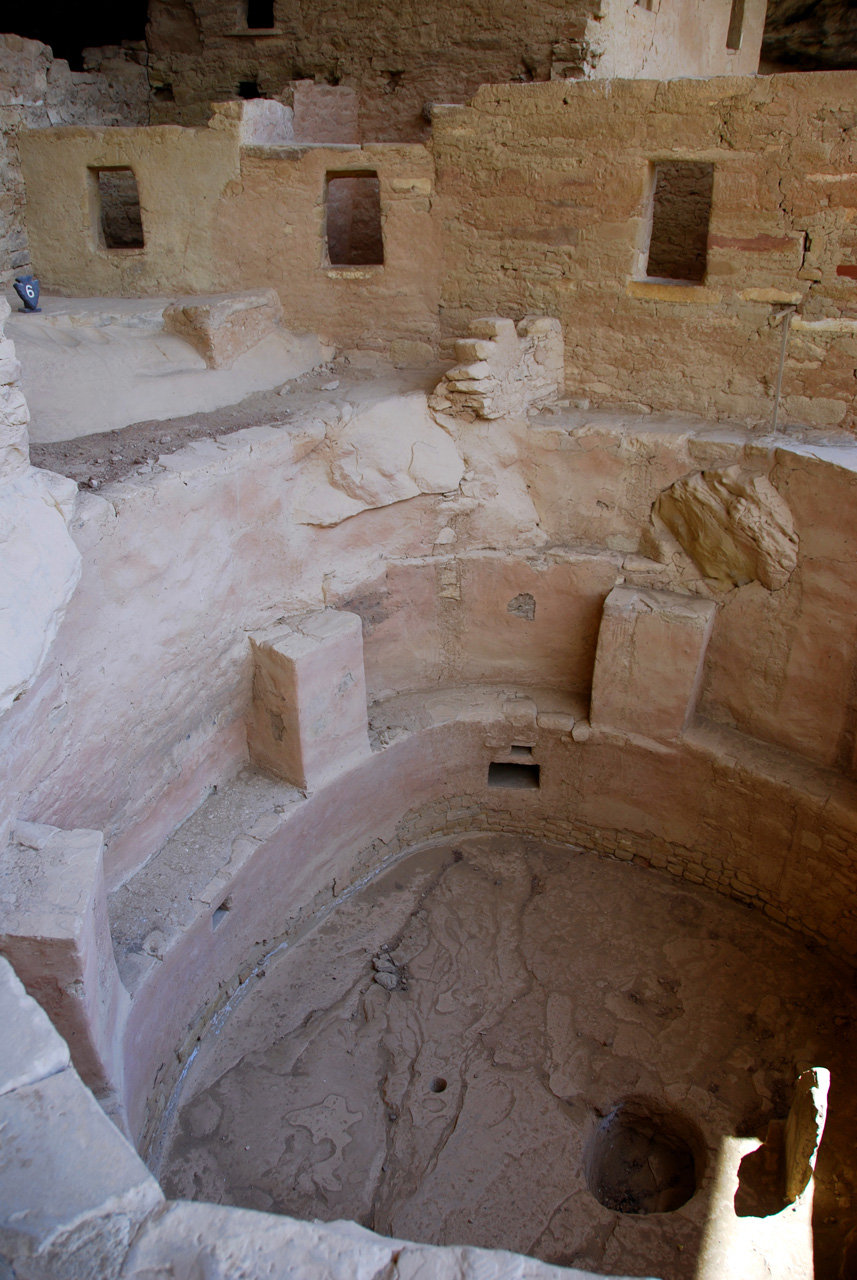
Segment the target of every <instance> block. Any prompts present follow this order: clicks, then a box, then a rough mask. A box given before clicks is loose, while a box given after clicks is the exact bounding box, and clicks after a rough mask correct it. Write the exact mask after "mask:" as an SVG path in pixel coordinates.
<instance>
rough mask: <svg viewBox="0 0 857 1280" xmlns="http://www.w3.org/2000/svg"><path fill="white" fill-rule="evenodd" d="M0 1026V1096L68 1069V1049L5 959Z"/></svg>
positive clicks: (1, 963)
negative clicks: (0, 1033)
mask: <svg viewBox="0 0 857 1280" xmlns="http://www.w3.org/2000/svg"><path fill="white" fill-rule="evenodd" d="M0 1024H2V1026H3V1056H2V1062H0V1095H2V1094H4V1093H10V1092H11V1091H12V1090H14V1089H20V1088H22V1087H23V1086H25V1085H30V1084H35V1083H36V1082H37V1081H39V1080H44V1079H46V1078H47V1077H48V1076H53V1075H56V1073H57V1072H58V1071H64V1070H65V1069H66V1067H67V1066H68V1065H69V1061H70V1058H69V1052H68V1045H67V1044H65V1042H64V1041H63V1040H61V1039H60V1037H59V1035H58V1034H57V1032H56V1030H55V1029H54V1026H53V1024H52V1023H51V1021H50V1020H49V1018H48V1016H47V1014H46V1013H45V1011H44V1009H42V1008H41V1007H40V1006H39V1005H37V1004H36V1002H35V1000H33V999H31V998H30V996H28V995H27V992H26V990H25V988H24V985H23V983H22V982H21V980H20V978H19V977H18V976H17V974H16V973H15V971H14V969H13V968H12V966H11V965H10V964H9V962H8V960H6V959H0Z"/></svg>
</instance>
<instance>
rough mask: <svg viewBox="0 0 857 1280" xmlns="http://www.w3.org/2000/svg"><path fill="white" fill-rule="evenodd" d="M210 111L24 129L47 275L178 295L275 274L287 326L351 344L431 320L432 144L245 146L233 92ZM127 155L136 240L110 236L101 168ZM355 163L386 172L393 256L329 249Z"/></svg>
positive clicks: (34, 221)
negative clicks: (335, 185)
mask: <svg viewBox="0 0 857 1280" xmlns="http://www.w3.org/2000/svg"><path fill="white" fill-rule="evenodd" d="M212 124H213V127H212V128H207V129H179V128H175V127H170V126H154V127H150V128H146V129H63V130H53V131H51V132H50V133H40V132H33V133H30V134H28V135H26V137H24V138H22V159H23V164H24V170H25V173H26V181H27V191H28V197H29V222H28V225H29V229H30V236H31V242H32V251H33V259H34V262H35V263H36V265H37V270H38V272H39V274H40V276H41V280H42V286H43V288H46V289H47V288H53V289H57V290H59V291H61V292H65V293H69V294H72V295H74V294H83V295H88V296H92V295H94V296H117V295H118V296H121V297H129V296H130V297H135V296H140V295H148V296H166V297H174V296H176V295H178V294H192V293H210V292H215V293H217V292H225V291H230V290H239V289H247V288H248V287H253V286H256V285H259V286H265V287H274V288H276V289H277V291H278V292H279V294H280V297H281V299H282V301H283V307H284V322H285V324H286V325H287V327H288V328H290V329H293V330H297V331H306V330H310V331H311V332H316V333H322V334H324V335H325V336H326V337H328V338H329V339H331V340H332V341H334V342H338V343H341V344H343V345H364V346H372V347H379V348H380V349H387V348H389V344H390V342H391V341H393V340H394V339H396V338H400V337H405V338H414V339H424V340H429V341H430V340H431V339H432V338H433V337H434V336H435V333H436V327H437V310H438V299H439V291H440V250H439V234H438V232H439V227H438V223H437V221H436V219H435V218H433V216H432V211H431V197H432V193H433V188H434V167H433V164H432V161H431V157H430V155H429V153H428V152H427V150H426V148H425V147H423V146H422V145H420V144H418V143H415V144H401V145H396V144H389V143H387V144H385V143H381V144H376V145H375V146H364V147H356V146H330V147H324V146H317V147H301V146H243V145H242V139H241V104H238V103H233V104H229V103H228V104H225V105H224V106H223V107H220V108H218V110H217V112H216V114H215V117H214V120H213V122H212ZM117 168H119V169H121V168H125V169H130V170H131V171H132V172H133V174H134V178H135V179H136V185H137V189H138V192H139V200H140V211H141V217H142V231H143V238H144V244H143V246H142V247H139V248H134V247H132V248H127V247H118V248H109V247H107V245H106V244H105V242H104V235H103V232H102V229H101V225H100V215H99V200H100V196H99V189H98V174H99V171H101V170H111V169H117ZM349 174H351V175H357V176H364V177H365V176H370V177H371V176H372V175H374V176H375V177H376V178H377V182H378V199H379V202H380V224H381V238H382V242H383V262H368V263H354V264H348V263H338V264H337V263H335V262H331V255H330V253H329V246H328V236H327V221H328V217H327V215H328V201H327V189H328V181H329V178H330V177H333V176H343V175H345V176H347V175H349ZM251 282H252V284H251Z"/></svg>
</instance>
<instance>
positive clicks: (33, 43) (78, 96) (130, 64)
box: [0, 35, 149, 286]
mask: <svg viewBox="0 0 857 1280" xmlns="http://www.w3.org/2000/svg"><path fill="white" fill-rule="evenodd" d="M95 52H96V51H94V50H93V51H91V53H92V54H93V55H94V54H95ZM99 52H101V53H102V54H104V53H109V54H111V55H112V56H110V57H103V58H101V59H95V60H94V61H93V60H91V63H92V65H93V69H92V70H89V71H83V72H76V71H71V70H70V69H69V65H68V63H67V62H65V61H63V59H62V58H55V57H54V56H53V54H52V53H51V50H50V49H49V48H48V47H47V45H44V44H41V43H40V42H39V41H38V40H26V39H24V37H23V36H16V35H0V284H2V285H4V286H5V285H7V284H9V283H10V281H11V280H13V279H14V277H15V276H16V275H20V274H23V273H27V272H29V271H31V270H32V271H34V274H38V271H39V265H38V263H32V262H31V261H30V251H29V245H28V243H27V231H26V226H25V207H26V192H25V188H24V179H23V177H22V175H21V162H20V157H19V153H18V132H19V130H20V129H47V128H50V127H52V126H54V125H72V124H107V125H132V124H146V123H147V122H148V118H149V111H148V98H149V82H148V77H147V75H146V68H145V66H143V65H141V63H140V62H139V61H137V60H136V57H138V56H142V57H143V58H144V57H145V55H139V54H137V55H136V56H135V55H134V53H133V51H132V52H131V53H130V54H129V53H127V52H126V51H125V50H122V49H115V50H113V49H110V50H104V51H99ZM96 66H97V67H98V69H94V68H95V67H96Z"/></svg>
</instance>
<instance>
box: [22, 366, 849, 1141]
mask: <svg viewBox="0 0 857 1280" xmlns="http://www.w3.org/2000/svg"><path fill="white" fill-rule="evenodd" d="M327 377H329V374H320V375H319V376H318V381H319V387H318V390H317V391H315V392H314V393H313V394H312V395H309V394H307V395H306V396H305V397H304V399H303V400H302V401H300V402H298V401H296V407H295V408H294V409H293V411H292V413H291V414H290V415H289V417H288V419H287V420H285V419H284V421H283V423H282V424H281V425H280V426H268V427H256V428H252V429H250V430H246V431H236V432H234V433H232V434H231V435H228V436H223V437H221V438H220V439H219V440H204V441H197V442H195V443H194V444H192V445H190V446H188V447H186V448H184V449H182V450H180V451H178V452H176V453H174V454H170V455H165V456H164V457H163V458H162V459H161V461H160V462H159V463H158V465H157V467H152V468H147V469H145V474H143V473H136V472H135V473H133V474H131V475H129V476H128V477H126V478H125V479H123V480H119V481H116V482H113V483H110V484H108V485H105V487H104V488H103V489H101V490H99V491H98V492H97V493H96V492H92V491H89V492H82V493H81V494H80V495H79V496H78V499H77V504H76V507H75V510H74V515H73V519H72V521H71V525H70V527H71V532H72V535H73V537H74V540H75V543H76V544H77V547H78V549H79V552H80V555H81V560H82V575H81V580H80V584H79V586H78V588H77V590H76V591H75V593H74V594H73V595H72V597H71V600H70V603H69V604H68V607H67V609H66V612H65V616H64V618H63V620H62V623H61V625H60V626H59V630H58V633H57V636H56V639H55V641H54V643H53V647H52V648H51V650H50V659H49V661H48V662H47V664H46V665H45V667H44V669H43V670H42V673H41V675H40V676H39V677H38V679H37V680H36V681H35V683H33V685H32V687H31V688H30V689H29V690H28V691H27V692H26V693H25V694H24V696H22V697H21V698H19V700H18V701H17V702H15V703H14V705H13V706H12V707H11V708H10V710H9V711H8V712H7V713H6V715H5V716H4V717H3V720H2V721H0V735H2V745H3V749H4V753H5V755H6V757H7V758H8V759H9V760H10V761H11V762H12V768H11V770H10V777H9V781H8V785H7V786H6V788H5V791H4V797H3V803H4V805H5V806H6V807H5V808H4V810H3V820H4V822H5V823H6V824H7V825H8V826H9V827H11V826H12V825H13V822H14V821H16V820H17V822H18V823H20V822H21V820H26V822H27V823H30V824H36V825H37V826H40V827H45V826H47V827H51V828H54V829H57V830H58V831H59V832H60V833H62V832H65V833H68V832H75V831H80V830H81V829H83V830H86V831H89V832H96V833H103V835H104V849H103V857H102V851H101V847H100V844H98V845H97V847H95V846H93V848H94V852H93V853H92V862H91V866H92V868H94V869H93V870H92V873H91V880H92V884H96V882H98V883H101V882H100V881H98V878H99V877H101V876H102V875H103V877H104V881H103V885H102V887H101V889H98V891H97V892H96V891H95V890H93V891H92V893H91V894H90V896H89V897H87V898H86V901H87V902H89V901H90V899H91V900H92V901H93V902H95V901H97V900H98V893H100V894H101V898H100V902H101V906H100V907H99V908H98V911H100V912H101V914H100V915H98V912H95V915H94V916H93V926H92V931H91V935H87V936H88V937H90V942H88V943H87V946H89V947H90V952H91V954H88V956H87V957H84V958H83V959H82V960H81V961H80V965H79V968H80V970H81V972H80V974H72V973H66V972H64V971H63V972H62V973H58V974H57V981H56V982H55V983H51V982H43V984H42V985H43V987H44V989H45V992H46V995H45V999H46V1001H47V1002H48V1003H50V1002H51V1001H53V1005H52V1007H51V1012H52V1015H53V1016H54V1017H55V1018H56V1020H57V1023H58V1025H60V1026H64V1027H66V1028H70V1027H74V1028H79V1027H82V1028H83V1029H82V1030H81V1031H80V1032H79V1034H78V1032H77V1031H75V1035H77V1038H78V1043H81V1041H82V1039H85V1038H86V1036H89V1040H90V1042H91V1044H92V1047H93V1053H92V1055H90V1059H88V1060H87V1061H86V1062H84V1055H83V1052H82V1050H81V1051H79V1052H78V1058H76V1061H78V1060H79V1061H80V1062H81V1064H82V1069H84V1068H85V1072H86V1074H87V1078H88V1079H89V1080H90V1082H92V1083H93V1084H95V1085H97V1086H98V1087H99V1088H100V1089H102V1090H109V1091H111V1096H112V1097H114V1098H117V1099H119V1100H120V1102H124V1104H126V1105H127V1110H128V1118H129V1130H130V1132H131V1133H133V1135H134V1136H135V1138H138V1139H139V1140H140V1141H141V1142H142V1143H143V1144H144V1145H145V1144H146V1143H147V1142H148V1140H149V1138H150V1137H151V1136H152V1134H153V1133H154V1131H155V1130H156V1128H157V1125H158V1117H159V1115H160V1113H161V1111H162V1109H163V1107H164V1106H165V1105H166V1103H167V1100H168V1098H169V1097H170V1095H171V1093H172V1091H173V1088H174V1085H175V1083H176V1080H177V1077H178V1075H179V1073H180V1070H181V1065H182V1062H183V1060H184V1059H185V1057H186V1055H187V1054H188V1053H189V1052H190V1051H191V1049H192V1046H193V1044H194V1043H195V1042H196V1037H197V1035H198V1034H199V1033H200V1030H201V1028H202V1027H204V1026H205V1025H206V1023H207V1021H208V1020H209V1019H210V1018H211V1016H212V1015H213V1014H214V1013H215V1012H216V1010H217V1009H218V1008H219V1007H220V1006H221V1005H222V1004H223V1003H224V1002H225V1001H226V1000H227V999H228V996H229V993H230V992H231V991H232V990H234V989H235V987H236V985H237V984H238V983H239V982H240V981H241V979H242V975H246V973H248V972H249V971H250V969H251V968H252V965H253V963H254V961H255V959H256V958H259V957H261V956H262V955H264V954H266V952H267V951H268V950H269V949H270V948H271V947H272V946H274V945H276V944H277V943H278V941H279V940H281V939H284V938H287V937H288V936H289V933H290V931H291V930H292V929H293V928H294V927H295V926H296V924H297V922H299V921H300V920H301V919H304V918H308V916H309V915H310V914H311V913H312V912H313V911H314V910H315V909H316V908H317V907H318V906H320V905H323V904H324V903H326V902H329V901H331V899H333V898H335V897H337V896H339V895H340V894H341V893H343V892H344V891H346V890H347V889H348V887H349V886H350V885H351V884H353V883H354V882H355V881H356V880H358V879H359V878H360V877H362V876H365V875H368V874H370V873H371V872H372V871H374V870H376V869H377V868H379V867H380V866H382V865H384V864H385V863H386V862H387V861H388V860H390V859H392V858H394V857H396V856H397V855H398V854H399V853H401V852H403V851H405V850H407V849H409V848H412V847H413V846H415V845H418V844H419V843H420V842H423V841H427V840H429V839H431V838H434V837H436V836H438V835H445V834H455V833H460V832H465V831H483V830H488V831H505V832H509V833H517V832H520V833H528V834H532V835H534V836H537V837H539V838H542V839H546V840H550V841H554V842H560V843H569V844H572V845H576V846H578V847H581V848H584V849H588V850H591V851H592V852H593V853H594V854H600V855H605V856H609V857H617V858H619V859H624V860H628V861H630V860H633V859H637V860H639V861H642V862H644V863H646V864H647V865H651V866H653V867H656V868H661V869H664V870H666V871H667V872H669V873H671V874H673V875H675V876H678V877H683V878H686V879H688V880H691V881H693V882H695V883H699V884H704V885H707V886H709V887H711V888H713V889H715V890H716V891H718V892H722V893H725V894H728V895H730V896H732V897H735V898H737V899H738V900H739V901H742V902H746V903H750V904H752V905H754V906H755V907H756V908H757V909H759V910H761V911H764V912H765V914H766V915H768V916H769V917H770V918H771V919H772V920H774V921H775V922H778V923H781V924H787V925H788V926H790V927H792V928H794V929H797V930H799V931H800V932H802V933H803V934H805V935H806V936H807V937H809V938H812V939H815V940H817V941H818V942H819V943H821V944H822V945H824V946H826V947H829V948H830V949H831V950H832V951H833V952H835V953H836V954H838V955H840V956H843V957H846V958H847V959H849V960H851V959H853V956H854V954H855V951H857V930H855V914H854V913H855V910H857V893H855V889H857V884H855V862H854V857H853V847H854V831H855V824H857V803H855V801H857V794H856V793H857V788H855V783H854V781H853V760H852V757H853V750H854V720H853V708H852V695H851V690H852V683H853V654H854V641H855V631H856V630H857V626H855V620H854V613H853V599H854V591H855V587H857V582H855V581H854V579H855V578H857V556H855V549H857V511H855V509H854V504H853V498H852V494H853V481H854V471H853V456H852V451H851V449H850V448H834V447H832V446H828V445H824V444H811V445H810V444H802V443H800V442H799V441H795V440H791V439H789V440H785V439H782V438H778V439H777V440H775V441H770V442H765V441H764V440H761V439H760V438H758V437H754V436H752V435H748V434H745V433H742V432H740V431H732V432H726V431H718V432H716V433H715V432H713V431H711V430H710V429H707V428H704V427H702V426H699V425H698V424H697V425H693V426H691V425H690V424H687V423H680V422H669V423H664V422H658V421H657V420H654V419H647V420H640V419H625V418H619V417H613V416H611V417H607V416H604V417H601V416H600V415H597V414H584V413H582V412H578V413H575V412H571V411H567V410H558V411H557V412H555V413H550V412H545V413H542V414H539V415H538V416H536V417H534V418H531V419H529V420H523V419H521V420H518V419H498V420H494V421H491V422H490V423H488V422H478V421H477V422H465V421H458V420H454V419H452V418H446V419H445V423H444V425H443V426H440V425H438V423H437V422H436V421H434V420H433V419H432V417H431V415H430V413H429V411H428V408H427V401H426V397H425V395H424V394H423V393H422V392H414V391H413V390H407V391H404V392H403V393H401V394H395V395H393V394H391V393H390V391H389V387H387V388H386V389H381V390H377V389H375V386H374V384H373V383H372V382H371V380H369V381H368V382H367V381H365V380H364V383H363V384H362V385H361V386H357V385H356V384H355V385H351V384H350V383H349V382H348V380H347V376H346V374H343V377H342V379H341V381H340V387H339V389H338V391H337V401H336V403H334V402H333V401H330V400H325V401H324V403H321V402H320V399H319V393H320V391H321V386H322V385H323V384H322V379H325V378H327ZM331 394H332V393H330V392H326V393H325V395H326V396H329V395H331ZM355 441H357V442H359V446H360V457H361V460H362V462H361V465H362V466H363V467H364V470H363V471H361V473H360V476H359V477H357V478H355V472H354V465H353V453H354V449H355V448H356V445H355ZM433 450H434V452H432V451H433ZM414 458H421V459H423V460H425V459H426V458H431V459H432V460H433V461H432V466H431V467H430V466H428V464H427V463H425V461H423V462H422V463H421V464H420V466H419V468H417V470H416V472H415V473H414V474H412V471H409V470H408V467H411V468H412V470H413V468H414V465H415V464H414V463H413V459H414ZM349 460H350V461H349ZM739 517H740V518H739ZM367 706H368V718H367ZM248 758H249V760H250V761H251V762H255V764H256V765H257V766H264V770H265V772H262V773H255V774H254V773H251V774H246V775H242V773H241V771H242V769H244V768H245V766H246V765H247V763H248ZM189 815H190V816H189ZM182 824H184V825H182ZM25 837H26V839H25V843H24V845H19V846H16V847H18V848H21V849H23V852H22V853H21V856H20V858H19V863H18V864H17V865H19V866H20V868H22V874H23V873H25V872H26V868H27V867H28V866H31V865H32V863H33V861H34V860H35V856H36V854H38V857H39V859H40V865H41V866H43V867H47V866H48V862H49V859H48V852H49V851H50V850H49V845H50V841H48V842H47V843H46V840H47V837H43V836H42V835H39V834H38V833H35V834H34V833H33V832H30V833H25ZM52 839H53V840H56V841H59V843H58V844H57V845H56V848H57V849H59V848H60V846H61V844H62V841H61V840H60V838H59V836H55V837H52ZM26 840H29V841H30V842H31V843H30V844H29V845H27V844H26ZM99 840H100V836H99ZM40 841H41V843H39V842H40ZM33 842H35V843H33ZM50 847H51V848H53V847H54V846H53V845H50ZM46 850H47V852H46ZM16 856H17V855H16ZM70 865H71V864H70V861H69V859H68V858H65V860H64V861H63V859H61V858H60V856H59V853H57V874H56V881H55V882H56V894H57V895H58V898H57V901H59V897H60V896H61V895H62V894H63V893H67V892H68V885H69V883H70V872H69V869H68V868H69V866H70ZM75 865H78V864H75ZM79 865H81V866H82V865H83V864H82V863H80V864H79ZM87 865H89V864H87ZM82 874H83V872H82V871H81V875H82ZM87 874H89V872H87ZM90 887H91V886H90ZM96 888H97V884H96ZM105 889H106V894H107V898H106V899H105ZM83 900H84V899H83V898H81V901H83ZM105 907H106V909H105ZM58 909H59V908H57V910H58ZM87 909H88V908H87ZM93 910H94V909H93ZM108 914H109V925H110V934H108V932H107V918H108ZM96 916H97V919H96ZM99 920H100V921H101V925H98V921H99ZM97 925H98V927H96V926H97ZM102 925H103V927H102ZM26 928H27V926H26V924H25V923H24V924H22V925H21V930H20V932H19V933H18V934H16V935H15V936H16V938H18V939H19V940H20V939H26V938H27V937H32V936H34V932H33V933H31V934H27V932H26ZM99 929H100V932H99ZM33 930H34V931H35V926H33ZM110 935H112V946H113V947H115V951H116V955H117V959H118V973H117V972H116V970H115V969H113V968H112V967H111V966H113V959H112V955H113V951H112V947H111V936H110ZM9 937H10V938H11V933H10V935H9ZM16 948H17V950H16ZM4 950H6V951H7V954H9V955H10V958H12V960H13V963H15V964H16V967H17V966H18V965H19V963H20V964H23V963H24V959H25V956H24V951H25V947H24V942H23V941H20V945H19V942H14V945H13V942H12V941H9V942H7V943H4ZM40 956H41V958H40V959H39V960H38V964H37V965H36V968H38V966H41V967H42V969H44V964H45V960H44V950H42V952H41V953H40ZM33 963H34V964H36V962H35V961H34V962H33ZM87 965H90V968H87ZM84 971H85V972H84ZM87 974H88V975H89V976H88V977H87ZM34 975H35V977H38V973H37V972H36V970H34ZM93 975H94V979H93ZM22 976H24V975H23V974H22ZM35 977H34V982H35ZM78 977H80V980H81V982H83V983H84V987H85V988H86V984H87V983H88V984H89V987H88V988H86V989H87V990H88V991H89V996H88V1003H87V1001H86V1000H85V1001H83V1002H82V1003H81V1002H80V1001H77V1002H75V1001H74V1000H67V999H66V997H65V996H64V995H63V994H62V993H63V992H67V991H68V990H71V989H72V987H71V986H70V985H69V984H73V982H74V981H76V980H77V978H78ZM25 981H27V979H26V977H25ZM93 981H95V988H94V989H93V988H92V984H93ZM98 983H100V984H101V986H98ZM73 989H74V990H77V988H73ZM57 993H59V994H57ZM64 1020H65V1021H64ZM177 1055H178V1056H177Z"/></svg>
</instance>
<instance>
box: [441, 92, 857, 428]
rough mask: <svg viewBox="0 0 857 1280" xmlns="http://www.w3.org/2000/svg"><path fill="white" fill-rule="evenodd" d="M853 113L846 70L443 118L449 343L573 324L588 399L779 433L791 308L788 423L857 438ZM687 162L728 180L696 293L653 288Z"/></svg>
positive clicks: (710, 225) (455, 111)
mask: <svg viewBox="0 0 857 1280" xmlns="http://www.w3.org/2000/svg"><path fill="white" fill-rule="evenodd" d="M855 100H857V74H855V73H853V72H847V71H842V72H820V73H817V74H813V75H801V74H795V75H787V76H772V77H753V78H748V79H732V78H721V79H715V80H707V81H700V80H681V81H678V80H677V81H670V82H669V83H659V82H655V81H643V80H637V81H634V80H623V81H615V82H611V83H610V84H598V83H592V82H589V83H576V84H550V85H504V86H496V87H495V86H491V87H486V88H483V89H481V90H480V91H479V93H478V94H477V95H476V97H475V98H474V100H473V102H472V103H471V104H470V106H468V107H444V108H440V109H438V110H437V111H436V113H435V129H434V139H433V151H434V157H435V163H436V165H437V183H438V193H439V208H438V213H439V216H440V217H441V219H442V223H443V228H444V242H443V258H444V272H445V278H444V287H443V298H442V309H441V315H442V319H443V325H444V330H445V332H446V333H447V334H448V335H450V336H452V335H456V334H461V333H464V332H466V326H467V324H468V322H469V321H470V320H471V319H474V318H476V317H478V316H483V315H490V314H496V315H504V316H509V317H511V318H513V319H519V318H520V317H522V316H524V315H526V314H527V313H529V312H535V313H542V314H546V315H552V316H556V317H557V318H558V319H559V320H560V321H561V322H562V326H563V331H564V335H565V350H566V385H567V390H568V392H569V394H570V395H571V396H572V397H575V398H579V399H581V400H585V401H590V402H592V403H593V404H605V403H610V404H622V405H625V406H628V407H636V408H637V409H643V410H650V409H651V410H664V409H667V410H668V409H672V410H684V411H690V412H696V413H700V414H703V415H705V416H707V417H712V418H729V417H732V418H739V419H748V420H754V421H760V422H770V420H771V414H772V410H773V395H774V388H775V385H776V381H777V372H778V365H779V359H780V351H781V346H782V328H781V326H782V323H783V319H782V316H781V315H779V313H780V312H781V311H782V310H783V307H784V306H785V305H791V304H793V305H795V306H796V308H797V311H796V315H795V318H794V319H793V320H792V323H791V332H790V335H789V341H788V348H787V358H786V362H785V369H784V380H783V397H784V399H783V406H782V408H783V415H784V420H786V421H794V422H803V423H815V424H818V425H849V424H853V421H854V388H855V382H854V373H855V367H857V178H855V176H854V175H855V172H857V153H855V141H857V140H855V124H857V113H855V105H854V104H855ZM676 162H682V163H686V164H690V165H693V166H695V167H697V168H695V169H694V171H693V172H697V171H698V167H699V166H710V169H709V170H707V173H708V181H709V192H710V199H711V204H710V216H708V217H707V218H704V219H703V221H702V226H701V247H702V253H703V264H704V265H703V274H702V275H701V276H700V277H699V278H698V279H696V280H695V281H688V280H683V281H678V282H676V281H675V280H664V279H661V278H660V277H662V276H664V275H666V274H667V273H666V271H664V270H663V269H661V268H659V269H657V271H655V272H652V276H655V277H657V278H651V277H650V276H649V274H648V265H649V264H648V248H649V240H650V235H651V231H652V222H653V206H654V203H655V201H654V183H655V177H656V170H657V166H659V165H663V164H671V165H674V164H675V163H676ZM674 238H677V239H679V240H680V239H681V236H680V235H678V236H677V237H676V236H674ZM706 248H707V261H706V260H705V254H706ZM781 420H782V419H781Z"/></svg>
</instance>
